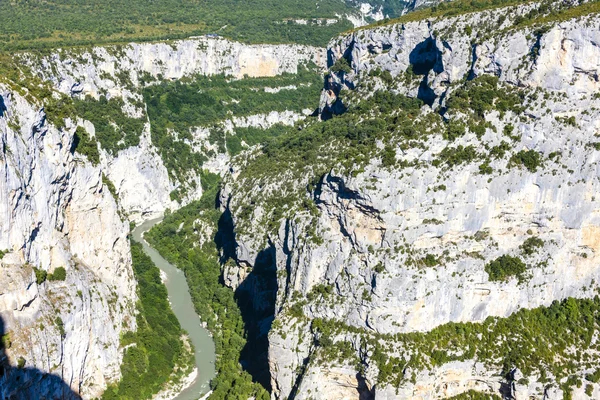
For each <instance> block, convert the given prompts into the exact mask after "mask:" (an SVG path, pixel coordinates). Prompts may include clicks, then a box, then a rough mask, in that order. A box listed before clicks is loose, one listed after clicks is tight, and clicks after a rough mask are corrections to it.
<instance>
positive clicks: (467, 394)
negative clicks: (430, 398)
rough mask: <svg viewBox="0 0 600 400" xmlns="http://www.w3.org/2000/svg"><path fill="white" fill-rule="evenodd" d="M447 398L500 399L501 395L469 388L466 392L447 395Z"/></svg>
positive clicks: (462, 399) (458, 399) (463, 399)
mask: <svg viewBox="0 0 600 400" xmlns="http://www.w3.org/2000/svg"><path fill="white" fill-rule="evenodd" d="M448 400H502V397H500V396H498V395H497V394H491V393H482V392H478V391H476V390H472V389H471V390H469V391H467V392H464V393H461V394H458V395H456V396H452V397H449V398H448Z"/></svg>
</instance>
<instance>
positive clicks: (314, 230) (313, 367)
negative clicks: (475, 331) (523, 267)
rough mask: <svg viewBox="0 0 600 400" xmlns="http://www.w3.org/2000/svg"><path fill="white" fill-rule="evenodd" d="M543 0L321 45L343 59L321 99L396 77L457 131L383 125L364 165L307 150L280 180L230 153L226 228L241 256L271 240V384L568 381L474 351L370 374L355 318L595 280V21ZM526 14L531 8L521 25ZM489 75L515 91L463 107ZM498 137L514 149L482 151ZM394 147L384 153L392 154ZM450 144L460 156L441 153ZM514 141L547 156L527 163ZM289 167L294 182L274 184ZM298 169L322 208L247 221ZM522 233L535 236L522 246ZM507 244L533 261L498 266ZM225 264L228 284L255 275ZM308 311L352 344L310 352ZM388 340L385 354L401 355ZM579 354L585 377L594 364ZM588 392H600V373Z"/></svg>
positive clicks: (343, 393) (431, 313)
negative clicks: (513, 97) (339, 328)
mask: <svg viewBox="0 0 600 400" xmlns="http://www.w3.org/2000/svg"><path fill="white" fill-rule="evenodd" d="M548 4H549V2H543V3H535V2H532V3H528V4H526V5H521V6H516V7H510V8H503V9H496V10H491V11H484V12H478V13H471V14H464V15H459V16H455V17H439V18H432V19H431V20H427V21H413V22H410V21H409V22H403V23H397V24H390V25H386V26H383V27H378V28H369V29H363V30H357V31H356V32H353V33H351V34H349V35H347V36H343V37H341V38H339V39H336V40H333V41H332V43H331V44H330V47H329V49H328V51H329V64H330V65H332V64H334V62H335V61H336V60H339V59H341V58H345V59H346V61H347V62H348V64H349V65H350V67H351V71H350V72H348V73H344V72H339V73H336V74H335V76H333V77H332V79H330V80H329V83H328V84H329V85H331V86H333V87H335V89H336V90H332V87H328V88H327V89H328V90H327V91H324V95H323V96H324V97H323V99H322V104H323V105H324V106H323V107H322V108H325V107H330V112H333V113H334V114H335V112H334V111H333V107H331V106H332V105H333V104H334V103H336V102H337V101H339V102H344V103H345V104H346V105H352V104H359V103H360V101H364V99H368V98H369V97H371V96H374V93H375V92H376V91H378V90H379V91H382V90H383V91H389V92H392V93H402V94H406V95H408V96H409V97H415V98H419V99H420V100H422V101H423V103H424V106H423V108H422V109H421V111H420V116H418V117H416V120H417V122H419V121H421V122H424V121H432V120H434V118H432V117H433V114H432V112H433V113H437V114H441V116H442V119H441V120H440V121H442V123H443V124H449V126H454V124H458V125H460V124H461V123H463V122H464V123H465V124H466V134H464V135H458V138H454V137H452V136H450V133H443V134H442V133H441V132H440V133H436V130H435V129H436V124H437V123H434V122H432V123H431V127H430V128H429V132H431V133H432V135H427V136H424V137H412V136H409V137H410V139H411V140H412V142H409V141H408V140H407V141H406V142H402V141H397V142H393V141H392V142H391V144H390V143H387V142H383V141H382V140H378V141H377V142H376V147H377V148H378V149H379V150H378V151H376V152H375V156H374V157H372V158H371V159H370V160H368V161H367V162H366V163H365V164H364V165H360V166H357V167H356V169H354V170H353V171H352V173H348V169H347V168H344V167H342V164H343V161H340V162H339V163H340V164H339V165H337V166H334V167H333V168H331V169H330V170H328V171H327V172H326V173H325V174H323V175H321V176H320V179H319V181H318V182H316V185H315V182H314V181H310V180H309V179H310V176H311V174H312V173H314V171H315V170H319V167H318V166H317V165H315V166H313V167H312V168H308V167H307V169H306V170H305V171H304V174H305V175H304V176H302V177H301V178H299V179H298V176H299V175H293V174H292V173H290V174H287V175H286V177H285V178H284V177H282V176H278V177H277V178H276V179H275V180H269V178H266V179H262V178H258V179H255V180H253V179H254V178H249V177H248V174H244V168H245V163H247V162H249V163H251V162H252V161H251V160H252V157H253V156H250V157H249V158H248V160H249V161H246V160H245V161H243V162H240V163H239V165H237V166H234V168H233V170H232V174H231V176H230V177H229V178H228V184H227V186H226V188H225V190H224V191H223V193H222V198H221V200H222V204H224V205H226V207H227V208H226V210H227V211H228V212H231V215H232V218H233V223H234V226H235V227H236V228H235V235H236V236H235V240H236V244H237V247H236V258H237V262H238V264H239V265H240V266H242V267H243V269H242V271H246V269H247V266H252V265H254V264H255V263H256V262H258V260H261V259H262V258H261V254H264V253H265V252H267V253H268V254H270V257H271V262H272V263H273V264H272V265H273V268H274V269H276V273H274V275H276V278H275V279H276V280H277V283H278V287H277V291H276V293H277V300H276V303H275V304H274V307H273V308H274V310H275V321H274V323H273V326H274V329H272V330H271V331H270V333H269V343H270V345H269V351H268V352H269V363H270V373H271V378H272V386H273V389H274V392H273V393H274V396H275V397H276V398H287V397H288V396H290V395H292V396H293V397H294V398H296V399H301V398H302V399H303V398H307V399H308V398H313V397H315V396H316V397H318V398H330V399H341V398H372V397H375V398H378V399H391V398H402V399H407V398H414V399H417V398H419V399H434V398H442V397H449V396H452V395H456V394H460V393H462V392H465V391H467V390H469V389H476V390H479V391H484V392H488V393H496V394H500V389H501V388H503V389H502V390H505V388H506V387H509V386H510V387H511V388H512V389H510V390H511V392H510V395H511V396H514V398H518V399H521V398H523V399H525V398H530V397H529V396H531V398H540V399H541V398H548V399H555V398H562V395H563V393H564V392H565V390H566V389H564V387H563V386H560V385H562V384H564V383H565V381H564V380H560V379H559V378H556V381H553V379H554V378H550V380H549V381H548V380H547V379H546V378H547V376H545V377H544V378H543V379H542V378H541V377H540V374H543V372H542V371H537V372H536V373H534V374H532V375H531V376H527V377H525V378H526V379H522V378H523V377H522V376H520V377H519V378H514V376H513V378H511V379H513V380H512V381H510V380H508V381H507V380H506V379H508V378H506V377H499V375H500V373H501V371H500V368H499V367H496V366H493V365H492V364H493V363H491V364H485V363H481V362H479V361H478V360H477V359H469V360H464V361H460V362H459V361H454V362H442V363H441V365H437V366H436V365H435V363H433V365H430V366H429V367H428V368H423V367H420V368H411V367H410V366H407V364H408V363H406V364H404V366H402V365H401V363H399V364H398V365H395V366H394V368H400V371H401V373H400V375H401V376H404V377H410V376H412V378H411V379H407V378H405V379H404V380H402V381H401V382H400V384H399V385H398V386H396V385H390V384H389V383H386V382H379V381H378V376H381V373H380V372H381V371H379V370H378V366H377V363H376V362H375V361H374V358H375V352H374V350H375V347H369V345H365V344H364V342H361V336H360V335H359V334H358V332H366V333H365V335H367V336H368V335H374V336H375V337H381V336H377V335H392V336H390V337H393V336H394V335H397V334H402V333H409V332H424V331H430V330H432V329H434V328H436V327H438V326H440V325H443V324H447V323H449V322H483V321H485V320H486V318H488V317H490V316H498V317H508V316H510V315H512V314H513V313H515V312H516V311H517V310H520V309H529V308H534V307H538V306H549V305H550V304H551V303H552V302H553V301H554V300H557V299H559V300H560V299H564V298H566V297H575V298H592V297H594V295H595V294H596V289H597V284H596V283H597V282H599V281H600V269H599V268H598V265H599V261H600V258H598V257H600V256H599V252H600V248H599V247H598V245H597V243H598V235H599V233H600V228H599V226H600V221H599V220H598V209H599V204H598V197H597V195H596V193H597V192H598V190H599V189H600V188H599V187H598V185H599V182H598V157H599V155H600V153H599V152H598V150H597V147H596V145H595V144H594V143H596V140H597V136H598V135H599V132H600V125H599V122H598V121H600V114H599V112H600V111H599V110H600V98H599V97H598V95H597V93H598V90H599V89H600V83H599V80H598V76H599V73H600V46H599V45H598V43H600V36H599V35H600V32H599V31H598V29H597V27H598V25H599V24H600V20H599V19H598V16H597V14H595V13H594V8H593V7H589V8H586V7H587V6H586V5H583V6H580V8H577V9H574V10H577V11H576V12H571V13H564V14H560V12H559V16H558V17H556V18H553V17H550V16H548V12H549V10H548V8H547V7H548ZM565 5H566V3H563V4H562V6H565ZM551 6H553V7H556V9H560V7H561V5H559V4H557V3H552V4H551ZM588 6H589V5H588ZM586 10H587V11H586ZM532 15H533V16H537V17H535V18H533V17H531V16H532ZM522 18H532V19H533V21H532V22H531V23H529V24H522V25H519V22H520V21H522ZM536 18H538V19H536ZM515 24H516V27H513V26H514V25H515ZM486 76H488V77H490V76H491V77H494V78H492V81H493V80H494V79H496V78H498V82H499V83H498V84H499V85H500V86H499V87H502V89H500V90H501V91H502V92H505V93H511V92H512V91H514V90H516V91H518V92H519V93H521V95H520V97H519V100H518V101H516V103H515V105H514V106H515V108H514V110H515V111H510V110H506V109H504V110H503V109H500V108H498V109H494V107H491V109H490V108H488V109H486V110H484V111H482V112H481V114H482V115H483V119H481V120H473V121H476V122H473V123H471V122H465V121H471V120H469V118H470V117H469V115H470V114H469V112H468V111H467V110H465V109H460V108H458V107H457V106H456V104H457V102H458V100H453V94H454V96H455V99H456V98H460V96H462V95H463V94H464V90H466V89H465V88H466V87H472V86H469V85H477V84H478V83H477V82H480V81H481V80H478V79H483V81H485V77H486ZM488 81H490V80H489V79H488ZM461 90H463V92H461ZM493 102H494V100H493V99H488V100H486V103H485V104H488V105H490V106H491V105H492V104H494V103H493ZM517 103H518V107H522V108H519V110H518V111H517V109H516V107H517ZM473 107H475V106H474V105H473ZM344 108H345V107H344ZM344 108H342V109H341V110H342V111H343V109H344ZM467 109H468V107H467ZM365 118H367V117H365ZM424 123H425V122H424ZM462 129H465V127H463V128H462ZM407 135H411V133H410V132H408V133H407ZM449 137H450V138H449ZM505 140H508V142H505V143H506V146H505V145H503V144H502V143H503V142H504V141H505ZM418 143H420V144H418ZM495 146H500V147H502V148H504V147H506V154H505V153H504V152H502V156H498V157H496V158H493V157H483V158H481V157H480V156H476V155H475V154H480V155H481V154H486V153H488V152H489V151H490V149H492V148H494V147H495ZM387 149H389V153H390V154H392V155H393V156H392V157H393V159H392V160H389V159H388V160H386V161H385V162H384V161H383V153H384V151H388V150H387ZM465 149H469V150H468V152H470V151H471V150H472V153H471V154H472V155H473V157H471V156H465V153H461V152H463V150H465ZM326 151H329V150H326ZM450 153H452V154H458V153H461V154H462V155H461V157H462V156H465V161H463V160H456V159H449V158H444V157H445V156H446V155H448V154H450ZM524 154H529V155H532V157H534V158H536V159H538V158H539V159H540V160H543V166H542V165H540V166H538V165H537V164H536V166H535V168H534V167H527V168H526V167H524V166H523V165H524V164H523V163H522V161H521V159H520V158H519V157H521V156H523V155H524ZM317 163H318V162H317ZM390 165H391V166H390ZM519 165H521V166H519ZM300 175H302V174H300ZM286 179H288V180H291V181H292V182H293V183H291V184H290V183H289V182H288V183H281V182H282V181H284V180H286ZM250 182H254V183H257V184H258V182H260V186H259V187H260V189H257V188H256V187H252V185H250ZM292 186H295V187H300V188H304V187H307V191H306V192H304V193H302V195H301V196H303V197H305V200H304V202H305V203H307V202H308V203H310V201H314V205H315V208H314V209H312V210H311V209H310V207H308V209H309V210H311V211H310V212H306V211H298V212H296V213H295V215H294V214H292V215H290V216H289V217H287V218H284V219H283V220H279V221H278V222H277V224H276V229H275V230H269V229H268V228H267V227H265V226H261V225H259V224H257V223H256V221H265V220H266V221H270V220H271V221H272V220H273V219H275V217H272V216H273V215H274V213H273V209H272V208H270V207H269V205H271V204H277V203H276V200H273V199H274V198H284V197H285V196H290V193H293V191H292V189H290V188H291V187H292ZM261 197H266V198H268V200H265V202H264V203H262V202H261ZM248 201H252V203H251V204H253V206H252V207H250V206H249V204H248V203H247V202H248ZM255 202H256V204H255ZM249 207H250V211H249ZM284 215H285V212H284ZM271 218H272V219H271ZM248 221H252V223H251V224H249V223H248ZM250 225H251V226H250ZM265 237H266V239H265ZM312 237H316V239H314V240H313V239H310V238H312ZM531 237H534V238H536V239H535V240H538V239H539V242H536V243H543V244H542V245H540V248H539V249H538V250H536V251H535V252H531V254H530V253H524V251H525V250H523V249H524V248H526V245H525V243H526V242H527V239H528V238H531ZM529 243H532V241H530V242H529ZM523 254H525V256H523ZM503 255H507V256H511V257H513V256H514V257H525V259H526V262H527V265H529V266H530V269H528V273H529V275H528V277H527V278H526V279H524V280H522V279H516V278H512V279H506V280H499V281H496V280H493V279H491V277H490V275H489V273H488V272H486V269H485V266H486V265H488V264H489V263H491V262H492V261H494V260H497V259H498V258H499V257H501V256H503ZM226 272H227V273H230V274H231V279H229V280H228V282H231V283H232V284H233V283H235V282H239V281H240V276H241V277H242V278H243V277H244V276H245V274H247V272H245V273H243V274H241V275H240V273H239V272H237V271H232V270H231V268H229V269H228V270H227V271H226ZM236 274H237V275H236ZM234 275H235V276H234ZM259 287H260V286H259ZM263 289H264V287H263ZM255 290H257V289H255ZM265 290H266V289H265ZM300 299H302V301H300ZM298 307H299V308H298ZM299 310H301V312H299ZM299 315H303V317H300V316H299ZM316 320H319V321H321V320H334V321H340V322H341V323H344V324H347V325H349V326H350V328H348V329H347V330H346V331H344V332H345V333H338V334H337V336H335V338H334V342H339V343H342V342H344V343H347V344H348V345H349V346H351V347H352V348H353V352H354V356H352V357H350V359H347V360H337V361H333V362H329V363H325V364H322V363H318V362H317V361H316V360H317V359H318V346H317V345H315V325H314V324H315V321H316ZM317 332H318V331H317ZM386 337H388V336H386ZM316 341H317V342H318V336H317V338H316ZM398 346H399V347H394V346H393V345H392V346H391V347H393V350H390V351H391V353H393V354H396V355H398V354H405V351H406V349H404V348H402V347H401V346H402V345H401V344H399V345H398ZM582 351H583V350H582ZM590 351H591V353H593V352H594V351H592V350H590ZM591 353H590V354H591ZM496 356H497V357H498V358H499V359H502V357H503V355H502V354H498V355H496ZM353 357H354V358H353ZM399 357H400V360H401V359H402V357H401V356H399ZM352 360H358V361H352ZM355 362H358V365H359V366H357V365H356V364H355ZM514 366H515V367H517V368H518V367H519V365H514ZM402 368H404V370H402ZM577 368H579V369H577V370H576V373H575V376H578V377H580V378H581V377H583V376H585V375H586V374H588V373H590V370H589V369H588V368H587V367H585V366H579V367H577ZM515 373H517V374H519V373H518V371H517V370H515ZM513 375H514V374H513ZM580 378H578V379H580ZM517 381H518V382H517ZM548 382H550V384H549V383H548ZM586 383H587V382H586ZM552 384H554V386H553V385H552ZM511 385H512V386H511ZM394 386H396V387H394ZM569 390H572V392H571V393H572V395H573V396H574V398H587V397H586V396H588V394H584V387H582V386H581V385H579V386H578V387H573V388H572V389H569ZM587 391H591V393H590V394H589V396H591V397H592V398H593V397H594V395H597V394H598V393H600V387H598V385H596V384H590V387H589V388H588V389H587ZM317 393H318V394H317Z"/></svg>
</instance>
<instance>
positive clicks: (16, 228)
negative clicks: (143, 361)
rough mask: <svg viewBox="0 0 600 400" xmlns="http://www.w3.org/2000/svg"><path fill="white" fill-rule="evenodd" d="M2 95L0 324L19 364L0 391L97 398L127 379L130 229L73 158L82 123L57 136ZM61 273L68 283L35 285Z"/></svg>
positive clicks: (86, 167) (34, 111) (16, 100)
mask: <svg viewBox="0 0 600 400" xmlns="http://www.w3.org/2000/svg"><path fill="white" fill-rule="evenodd" d="M0 96H1V97H0V98H2V104H3V112H2V115H1V116H0V135H1V136H0V138H1V142H2V157H1V160H0V171H1V175H2V177H3V178H2V179H0V212H1V213H2V221H1V222H0V248H1V249H2V250H3V253H4V256H3V257H2V259H1V260H0V318H1V319H2V325H3V333H6V334H7V337H6V338H5V339H7V340H8V342H9V343H10V346H6V347H7V348H6V349H5V350H6V355H7V356H8V360H9V362H10V365H11V366H12V369H11V372H10V373H7V374H5V376H4V377H3V378H2V381H1V382H0V391H1V393H2V397H3V398H4V397H10V398H39V397H43V396H48V397H52V398H53V397H55V396H60V395H61V393H65V394H64V396H65V398H68V397H69V396H68V395H67V394H66V392H65V390H67V391H69V390H70V391H72V393H73V394H72V395H73V396H76V395H77V394H79V395H81V396H83V397H85V398H93V397H98V396H100V395H101V394H102V392H103V390H104V388H105V387H106V385H107V383H110V382H114V381H116V380H117V379H118V378H119V376H120V361H121V357H122V355H121V350H120V348H119V341H120V335H121V334H122V333H123V331H125V330H130V329H135V318H134V312H135V309H134V304H135V302H136V294H135V288H136V285H135V280H134V278H133V271H132V269H131V255H130V249H129V242H128V239H127V234H128V231H129V227H128V224H127V222H125V221H123V220H121V218H120V216H119V213H118V210H117V204H116V203H115V200H114V199H113V197H112V196H111V194H110V193H109V191H108V189H107V188H106V186H104V185H103V183H102V176H101V171H100V169H98V168H94V167H91V166H90V164H88V163H87V162H84V161H82V160H79V159H77V158H76V157H75V156H74V155H73V154H72V153H71V151H70V149H71V145H72V140H73V132H74V130H75V125H74V124H73V123H72V122H71V121H67V125H66V127H65V128H63V129H60V130H59V129H57V128H56V127H54V126H53V125H51V124H50V123H49V122H48V121H47V120H46V115H45V113H44V110H43V109H40V108H39V107H37V106H35V105H33V104H31V103H29V102H28V101H27V100H25V99H24V98H23V97H21V96H20V95H19V94H17V92H16V91H14V90H11V89H10V88H8V87H6V86H2V87H1V89H0ZM58 268H64V269H65V270H66V279H65V280H54V281H50V280H46V281H45V282H42V279H41V278H36V271H35V270H36V269H37V270H38V271H47V272H48V273H52V272H54V271H56V270H57V269H58ZM5 343H6V340H5ZM17 363H18V364H19V367H20V368H18V369H17V368H16V365H17ZM60 381H64V382H66V384H67V385H68V386H69V388H65V387H64V385H63V384H61V383H60ZM13 396H16V397H13Z"/></svg>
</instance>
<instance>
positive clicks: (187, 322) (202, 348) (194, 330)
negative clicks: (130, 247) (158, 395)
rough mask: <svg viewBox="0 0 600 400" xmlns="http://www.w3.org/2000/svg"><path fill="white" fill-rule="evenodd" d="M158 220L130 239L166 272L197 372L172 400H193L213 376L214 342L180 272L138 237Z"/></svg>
mask: <svg viewBox="0 0 600 400" xmlns="http://www.w3.org/2000/svg"><path fill="white" fill-rule="evenodd" d="M161 221H162V218H157V219H153V220H148V221H146V222H144V223H142V224H141V225H140V226H138V227H137V228H135V230H134V231H133V240H135V241H136V242H139V243H141V244H142V246H143V247H144V252H145V253H146V254H147V255H148V256H149V257H150V258H151V259H152V261H153V262H154V264H156V266H157V267H158V268H160V269H161V270H162V271H164V272H165V273H166V274H167V280H166V281H165V286H166V287H167V291H168V293H169V301H170V302H171V308H172V309H173V312H174V313H175V316H176V317H177V319H178V320H179V323H180V324H181V327H182V328H183V329H184V330H185V331H186V332H187V333H188V335H189V337H190V340H191V342H192V344H193V345H194V349H195V358H196V368H197V369H198V375H197V376H196V379H195V380H194V382H193V383H192V384H191V385H190V386H188V387H187V388H186V389H184V390H183V391H182V392H180V393H179V394H178V395H177V397H175V398H174V399H176V400H197V399H198V398H200V397H201V396H203V395H205V394H206V393H207V392H208V391H209V389H210V388H209V383H210V380H211V379H212V378H213V377H214V376H215V344H214V342H213V340H212V338H211V337H210V335H209V334H208V331H207V330H206V329H204V328H203V327H202V325H201V322H200V318H199V317H198V314H196V311H195V310H194V305H193V303H192V296H190V291H189V288H188V285H187V281H186V279H185V275H184V273H183V271H181V270H180V269H178V268H177V267H175V266H173V265H171V264H169V263H168V262H167V260H165V259H164V258H162V257H161V255H160V254H159V253H158V251H156V250H154V249H153V248H152V247H150V246H149V245H148V243H147V242H146V241H145V240H143V239H142V235H143V234H144V232H146V231H148V230H149V229H150V228H152V226H154V225H156V224H158V223H159V222H161Z"/></svg>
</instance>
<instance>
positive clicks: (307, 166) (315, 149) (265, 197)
mask: <svg viewBox="0 0 600 400" xmlns="http://www.w3.org/2000/svg"><path fill="white" fill-rule="evenodd" d="M421 105H422V102H421V101H420V100H418V99H414V98H409V97H406V96H404V95H401V94H392V93H390V92H388V91H377V92H375V93H374V94H373V96H371V97H369V98H368V99H365V100H363V101H361V102H360V103H358V104H357V105H356V106H353V107H351V108H350V109H349V110H348V112H346V113H344V114H342V115H340V116H335V117H334V118H332V119H330V120H328V121H323V122H317V121H307V122H306V123H305V124H303V125H301V127H300V128H301V129H300V130H298V129H295V128H288V131H287V132H285V133H282V134H280V135H278V136H277V137H274V138H272V139H271V140H269V141H267V142H266V143H265V144H264V145H263V146H262V148H261V149H260V151H257V152H256V153H254V154H253V155H252V162H251V163H248V164H247V166H246V167H245V168H243V169H242V170H241V173H240V176H239V178H238V179H237V181H236V184H237V185H239V186H240V187H259V186H261V185H264V184H267V182H269V184H271V183H275V184H276V185H278V187H277V190H276V191H273V192H271V193H268V194H267V193H263V194H261V197H260V198H253V199H251V200H252V201H254V202H255V203H259V202H260V203H262V204H263V205H264V209H265V210H269V211H270V213H269V214H266V215H265V216H264V218H263V220H261V221H252V222H251V221H249V220H247V219H246V217H247V216H248V217H249V216H250V215H251V208H250V207H247V206H242V207H243V209H238V210H233V211H234V212H235V213H236V215H238V216H240V217H241V218H240V219H239V221H240V223H241V225H240V226H237V227H236V229H237V230H238V231H240V230H244V229H249V228H250V226H251V225H256V224H257V223H258V224H259V225H262V226H266V227H268V229H276V228H277V227H278V226H279V223H278V221H280V219H281V218H282V217H284V216H285V215H293V214H294V213H295V212H297V211H307V212H310V210H311V205H310V202H307V201H305V199H304V195H303V191H304V190H305V188H306V187H308V188H309V189H310V188H311V187H314V185H315V184H316V183H317V182H318V181H319V180H320V178H321V176H323V174H325V173H326V172H327V171H329V170H331V168H333V167H334V166H341V167H342V169H343V170H344V171H345V172H346V173H351V174H354V173H357V172H359V171H360V170H361V168H362V167H363V166H364V165H365V164H366V163H368V162H370V160H371V159H372V158H374V157H382V158H383V160H385V161H384V162H385V163H386V165H387V164H390V163H392V162H393V160H392V156H393V152H392V151H390V148H394V149H395V148H396V146H398V145H399V144H400V147H401V148H403V147H402V146H403V144H404V143H407V142H409V141H411V140H415V139H421V138H425V137H426V136H427V135H429V134H431V133H432V132H431V131H432V127H436V126H441V124H442V121H441V118H440V117H439V115H436V114H430V115H428V116H425V117H422V118H421V117H420V116H419V111H420V109H421ZM367 115H368V116H369V117H365V116H367ZM378 140H382V141H383V143H384V149H383V150H382V149H380V148H378V147H377V141H378ZM386 145H387V146H388V147H387V148H386V147H385V146H386ZM400 167H402V165H400ZM282 177H286V179H281V178H282ZM296 180H297V181H299V183H295V184H292V182H294V181H296ZM246 207H247V208H246Z"/></svg>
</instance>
